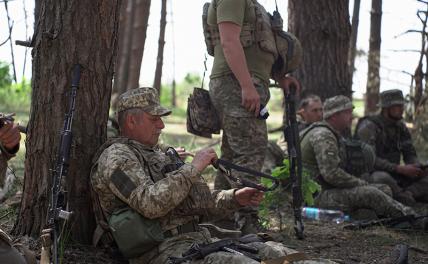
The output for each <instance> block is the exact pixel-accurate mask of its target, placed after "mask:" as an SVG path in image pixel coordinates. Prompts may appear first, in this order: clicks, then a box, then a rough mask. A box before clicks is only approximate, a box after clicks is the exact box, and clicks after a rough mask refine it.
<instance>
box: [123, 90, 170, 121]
mask: <svg viewBox="0 0 428 264" xmlns="http://www.w3.org/2000/svg"><path fill="white" fill-rule="evenodd" d="M117 102H118V103H117V112H121V111H124V110H126V109H131V108H141V109H142V110H143V111H145V112H147V113H149V114H152V115H156V116H165V115H169V114H170V113H171V110H169V109H167V108H165V107H163V106H161V105H160V103H159V93H158V91H157V90H156V89H155V88H152V87H141V88H137V89H131V90H128V91H126V92H124V93H123V94H121V95H120V96H119V98H118V101H117Z"/></svg>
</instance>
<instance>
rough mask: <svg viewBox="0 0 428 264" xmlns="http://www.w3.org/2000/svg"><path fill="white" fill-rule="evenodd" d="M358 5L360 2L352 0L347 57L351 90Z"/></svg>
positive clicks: (359, 0)
mask: <svg viewBox="0 0 428 264" xmlns="http://www.w3.org/2000/svg"><path fill="white" fill-rule="evenodd" d="M360 3H361V0H354V10H353V12H352V26H351V41H350V45H349V55H348V66H349V75H350V77H349V78H350V79H351V88H352V79H353V77H354V71H355V54H356V51H357V36H358V24H359V21H360V20H359V16H360Z"/></svg>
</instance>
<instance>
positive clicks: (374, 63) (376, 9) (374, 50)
mask: <svg viewBox="0 0 428 264" xmlns="http://www.w3.org/2000/svg"><path fill="white" fill-rule="evenodd" d="M370 13H371V15H370V44H369V59H368V72H367V87H366V94H365V107H364V114H365V115H372V114H375V113H376V111H377V109H378V108H377V103H378V102H379V88H380V76H379V68H380V44H381V25H382V0H372V10H371V12H370Z"/></svg>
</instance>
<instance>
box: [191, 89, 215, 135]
mask: <svg viewBox="0 0 428 264" xmlns="http://www.w3.org/2000/svg"><path fill="white" fill-rule="evenodd" d="M186 123H187V131H188V132H189V133H192V134H194V135H197V136H201V137H207V138H211V134H220V128H221V125H220V118H219V116H218V114H217V111H216V110H215V108H214V105H213V104H212V103H211V99H210V94H209V92H208V91H207V90H204V89H202V88H197V87H195V88H193V94H191V95H190V96H189V98H188V100H187V122H186Z"/></svg>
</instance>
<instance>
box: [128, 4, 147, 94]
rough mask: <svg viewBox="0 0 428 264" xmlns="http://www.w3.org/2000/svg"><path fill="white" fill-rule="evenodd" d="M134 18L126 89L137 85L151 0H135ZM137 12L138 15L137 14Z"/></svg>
mask: <svg viewBox="0 0 428 264" xmlns="http://www.w3.org/2000/svg"><path fill="white" fill-rule="evenodd" d="M135 1H136V2H135V12H136V16H135V20H134V24H133V27H132V35H133V37H132V46H131V57H130V62H129V79H128V83H127V85H126V89H127V90H129V89H134V88H138V87H139V79H140V70H141V62H142V60H143V53H144V45H145V43H146V33H147V24H148V20H149V14H150V4H151V0H135ZM137 14H138V15H137Z"/></svg>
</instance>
